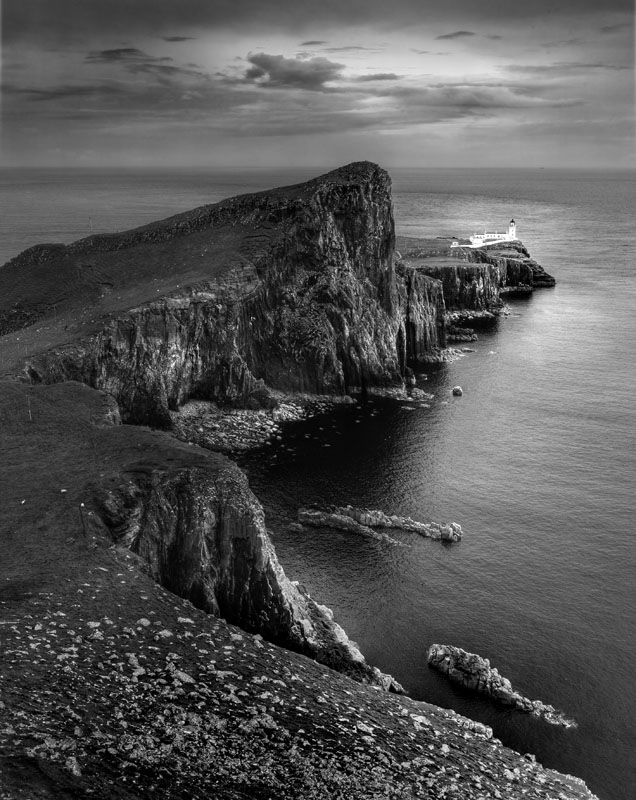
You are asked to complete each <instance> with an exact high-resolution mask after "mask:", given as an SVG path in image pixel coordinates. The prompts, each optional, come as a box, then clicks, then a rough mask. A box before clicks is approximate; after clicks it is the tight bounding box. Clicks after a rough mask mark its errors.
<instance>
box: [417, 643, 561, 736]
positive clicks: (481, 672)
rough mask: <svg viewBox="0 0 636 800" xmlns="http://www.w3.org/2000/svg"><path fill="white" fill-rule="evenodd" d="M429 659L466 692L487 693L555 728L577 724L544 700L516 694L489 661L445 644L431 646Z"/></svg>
mask: <svg viewBox="0 0 636 800" xmlns="http://www.w3.org/2000/svg"><path fill="white" fill-rule="evenodd" d="M427 658H428V663H429V665H430V666H431V667H433V668H434V669H436V670H437V671H438V672H441V673H442V674H443V675H446V676H447V677H448V679H449V680H451V681H453V682H454V683H459V684H460V685H461V686H463V687H465V688H466V689H471V690H474V691H476V692H479V693H481V694H485V695H487V696H488V697H490V698H492V699H493V700H494V701H495V702H496V703H498V704H499V705H503V706H509V707H512V708H516V709H517V710H518V711H525V712H526V713H530V714H534V715H535V716H537V717H542V718H543V719H545V720H546V721H547V722H550V723H552V724H553V725H563V726H564V727H566V728H571V727H575V725H576V723H575V722H573V721H572V720H569V719H567V718H566V717H565V716H564V715H563V714H562V713H561V712H560V711H557V710H556V709H555V708H554V706H551V705H548V704H546V703H543V702H541V700H529V699H528V698H527V697H524V696H523V695H522V694H520V693H519V692H517V691H515V690H514V689H513V688H512V684H511V683H510V681H509V680H508V678H504V677H503V676H502V675H500V674H499V671H498V670H497V669H496V668H495V667H491V666H490V661H489V660H488V659H487V658H482V657H481V656H478V655H476V654H475V653H468V652H466V650H462V649H461V648H460V647H453V646H452V645H445V644H433V645H431V646H430V647H429V649H428V656H427Z"/></svg>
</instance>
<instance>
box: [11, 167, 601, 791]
mask: <svg viewBox="0 0 636 800" xmlns="http://www.w3.org/2000/svg"><path fill="white" fill-rule="evenodd" d="M394 242H395V237H394V233H393V216H392V207H391V195H390V179H389V177H388V175H387V174H386V173H385V172H384V171H383V170H380V169H379V168H378V167H376V166H375V165H373V164H368V163H362V164H354V165H349V166H348V167H346V168H342V169H340V170H337V171H335V172H333V173H329V174H328V175H325V176H322V177H321V178H317V179H315V180H314V181H310V182H308V183H307V184H301V185H299V186H295V187H288V188H286V189H281V190H273V191H272V192H265V193H261V194H258V195H248V196H243V197H239V198H234V199H232V200H228V201H225V202H223V203H220V204H217V205H215V206H206V207H203V208H201V209H196V210H195V211H193V212H188V213H187V214H182V215H178V216H177V217H173V218H171V219H169V220H164V221H162V222H159V223H155V224H153V225H149V226H145V227H143V228H140V229H136V230H134V231H128V232H125V233H123V234H113V235H111V236H96V237H90V238H89V239H86V240H82V241H80V242H76V243H74V244H72V245H69V246H62V245H43V246H38V247H35V248H31V249H30V250H28V251H26V252H25V253H23V254H21V255H20V256H18V257H17V258H16V259H13V260H12V261H11V262H9V263H8V264H7V265H5V267H3V268H2V269H1V270H0V333H1V334H2V335H1V336H0V370H1V371H2V374H3V376H4V380H2V381H0V422H1V425H0V448H1V452H2V456H3V458H2V462H1V464H0V479H1V484H2V504H0V537H1V545H2V558H1V559H0V603H1V606H0V608H1V610H2V614H1V617H2V618H1V619H0V622H1V623H2V624H1V625H0V636H1V638H2V642H1V647H0V680H1V685H0V711H1V712H2V713H1V717H0V800H18V799H19V800H27V798H29V800H30V799H31V798H79V797H93V798H117V797H121V798H140V797H148V798H151V797H157V796H163V797H166V798H198V797H201V798H203V797H210V796H214V797H218V798H263V799H265V798H272V800H273V799H274V798H282V797H285V798H299V799H300V798H324V797H329V798H344V797H347V798H349V797H356V798H380V797H395V798H398V797H400V798H402V797H426V798H442V797H453V796H454V797H458V798H460V797H461V798H468V799H469V800H470V798H521V797H524V798H557V797H558V798H564V799H565V798H592V795H591V794H590V792H589V791H588V790H587V789H586V788H585V786H584V785H583V784H582V782H581V781H579V780H577V779H576V778H571V777H568V776H564V775H559V774H558V773H555V772H553V771H550V770H546V769H544V768H543V767H541V766H540V765H538V764H537V763H536V762H535V760H534V758H533V757H532V756H521V755H519V754H517V753H514V752H513V751H511V750H508V749H506V748H505V747H503V746H502V744H501V743H500V742H498V741H497V740H495V739H493V738H492V732H491V731H490V730H489V729H488V728H486V727H485V726H483V725H480V724H478V723H475V722H472V721H470V720H467V719H464V718H462V717H459V716H458V715H456V714H454V713H452V712H448V711H443V710H442V709H438V708H434V707H432V706H429V705H427V704H424V703H417V702H415V701H412V700H410V699H409V698H407V697H405V696H403V695H401V694H399V693H400V692H401V691H402V687H400V686H399V684H397V683H396V682H395V681H394V680H393V678H391V676H388V675H384V674H382V673H381V672H380V671H379V670H378V669H377V668H375V667H374V666H372V665H370V664H368V663H367V662H366V661H365V659H364V657H363V655H362V654H361V653H360V651H359V649H358V648H357V646H356V645H355V643H353V642H351V641H350V640H349V639H348V637H347V635H346V633H345V632H344V631H343V630H342V628H340V626H339V625H338V624H337V622H336V621H335V620H334V619H333V615H332V614H331V612H330V611H329V609H328V608H326V607H324V606H322V605H320V604H319V603H318V602H316V601H315V600H314V599H313V598H311V597H309V596H308V595H307V593H306V592H304V591H303V590H302V588H301V587H300V586H298V585H297V584H296V583H294V582H292V581H291V580H290V579H289V578H288V577H287V576H286V575H285V573H284V571H283V569H282V567H281V565H280V563H279V562H278V560H277V558H276V554H275V552H274V549H273V546H272V543H271V540H270V538H269V536H268V533H267V530H266V527H265V519H264V515H263V511H262V508H261V506H260V503H259V502H258V500H257V498H255V497H254V495H253V494H252V493H251V491H250V490H249V486H248V484H247V480H246V478H245V476H244V475H243V474H242V473H241V471H240V470H239V469H238V468H237V467H236V465H234V464H233V463H232V462H231V461H229V460H228V459H227V458H226V457H225V456H223V455H220V454H219V453H216V452H212V451H211V449H210V448H212V449H214V443H215V442H216V443H218V446H219V448H220V449H232V446H233V442H235V441H236V440H238V439H240V438H241V436H242V431H243V430H244V428H243V427H242V425H241V424H237V423H235V421H231V422H226V421H225V420H223V421H221V420H216V419H211V418H210V413H209V411H210V408H206V409H205V411H201V409H200V408H198V410H197V409H196V408H195V409H191V410H192V414H183V415H182V416H180V411H179V409H180V408H181V407H182V406H183V405H184V404H186V403H188V402H189V401H193V400H195V401H197V402H204V403H211V404H215V408H221V407H226V406H227V405H228V404H229V405H231V406H233V407H234V408H236V407H240V408H248V409H250V410H251V411H252V412H253V413H255V414H257V415H258V414H259V411H260V410H262V411H264V412H265V413H264V415H263V416H262V417H261V416H259V420H260V421H259V425H260V431H261V432H260V433H258V434H257V436H256V441H257V442H258V441H262V439H263V438H266V437H267V436H269V435H272V434H274V435H276V434H275V433H274V431H275V428H274V427H273V424H274V423H275V420H274V411H275V410H276V409H277V408H280V407H281V403H280V399H279V398H280V395H277V392H281V391H282V392H286V393H290V392H300V391H303V392H309V393H313V394H330V395H338V396H340V397H342V398H343V399H344V398H347V397H348V395H349V393H350V392H356V391H397V392H400V391H403V381H404V378H405V377H407V375H408V372H407V370H408V368H409V367H408V365H409V364H410V365H413V366H415V365H417V363H420V362H421V361H425V360H427V359H435V358H443V357H444V347H445V345H446V336H447V325H448V316H447V315H448V314H449V313H450V312H451V310H452V307H451V305H450V302H451V301H450V297H449V304H448V305H447V303H446V299H445V289H444V286H443V283H442V281H441V280H439V279H437V278H434V277H432V276H430V275H427V274H425V272H424V271H422V270H420V269H419V268H418V267H417V265H411V266H409V265H408V264H406V263H404V262H402V263H399V259H396V258H394ZM478 269H479V270H482V269H483V270H486V272H484V273H483V275H484V276H487V278H488V280H487V281H486V283H484V280H482V278H481V277H480V275H481V273H479V274H478V273H477V272H473V273H471V277H470V281H471V286H472V285H473V282H475V287H476V288H475V292H476V294H474V296H475V297H476V298H479V297H482V294H483V292H482V289H483V288H484V287H485V286H486V285H488V286H490V283H489V282H492V281H494V278H493V277H492V276H495V275H496V274H497V275H499V278H497V280H499V288H500V289H501V288H504V287H505V285H508V284H510V282H511V281H512V280H513V277H514V276H513V275H512V273H511V274H510V276H509V275H508V272H507V271H506V272H505V273H504V272H502V271H501V269H500V267H496V268H495V267H493V266H492V265H490V266H481V265H480V266H479V267H478ZM507 269H508V268H507V267H506V270H507ZM489 270H490V271H489ZM493 270H494V271H493ZM497 270H499V272H497ZM458 274H459V273H458ZM467 274H468V273H467ZM461 280H464V278H461ZM466 280H468V278H466ZM480 281H481V283H480ZM480 287H481V288H480ZM496 301H497V298H496V297H494V296H493V300H492V302H493V303H494V302H496ZM479 303H481V301H479ZM479 303H476V305H479ZM488 303H490V300H489V301H488ZM479 310H480V309H476V313H477V312H478V311H479ZM484 310H486V311H487V310H488V309H487V308H486V309H484ZM212 416H213V417H214V414H212ZM219 416H223V415H219ZM230 416H234V414H231V415H230ZM122 420H123V421H125V422H128V423H132V424H128V425H122V424H121V422H122ZM141 423H145V424H150V425H152V426H153V427H154V428H155V430H150V429H148V428H146V427H142V426H141V425H140V424H141ZM195 426H196V427H195ZM214 426H217V427H214ZM161 428H163V429H165V430H163V431H162V430H159V429H161ZM199 429H201V430H199ZM193 430H196V432H197V433H199V434H200V436H201V439H200V442H201V444H202V445H204V447H198V446H196V445H193V444H191V443H188V442H185V441H179V440H178V438H177V436H181V437H182V438H183V439H189V438H191V434H192V432H193ZM172 432H174V433H176V434H177V436H175V435H173V433H172ZM215 437H216V438H215ZM387 519H389V521H390V518H388V517H387ZM374 520H375V521H376V522H378V521H379V520H380V517H379V516H378V515H377V513H376V516H374ZM352 521H355V520H353V519H352ZM357 524H362V523H357ZM449 530H450V533H449V536H452V534H453V530H454V529H452V528H450V529H449ZM454 532H455V533H457V531H456V530H455V531H454ZM440 538H442V535H441V531H440ZM423 668H424V665H423ZM387 690H388V691H387Z"/></svg>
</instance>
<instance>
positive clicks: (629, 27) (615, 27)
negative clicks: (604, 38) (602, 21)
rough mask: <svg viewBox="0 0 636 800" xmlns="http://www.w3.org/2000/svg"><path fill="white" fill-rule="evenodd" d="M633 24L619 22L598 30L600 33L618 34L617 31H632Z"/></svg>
mask: <svg viewBox="0 0 636 800" xmlns="http://www.w3.org/2000/svg"><path fill="white" fill-rule="evenodd" d="M632 27H633V24H632V23H631V22H621V23H619V24H617V25H603V27H602V28H599V30H600V31H601V33H618V31H624V30H630V31H631V30H632Z"/></svg>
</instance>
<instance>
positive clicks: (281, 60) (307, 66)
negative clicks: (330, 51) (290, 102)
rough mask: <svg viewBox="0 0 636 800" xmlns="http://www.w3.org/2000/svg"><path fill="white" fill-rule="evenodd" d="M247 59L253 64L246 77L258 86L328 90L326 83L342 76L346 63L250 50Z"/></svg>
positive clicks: (321, 58)
mask: <svg viewBox="0 0 636 800" xmlns="http://www.w3.org/2000/svg"><path fill="white" fill-rule="evenodd" d="M247 60H248V61H249V63H250V64H251V65H252V66H251V67H250V68H249V69H248V70H247V72H246V73H245V80H246V81H248V82H250V83H256V84H257V85H259V86H269V87H277V88H292V89H307V90H310V91H325V84H326V83H327V82H329V81H333V80H336V79H337V78H339V77H341V73H342V70H343V69H344V64H336V63H335V62H334V61H329V59H327V58H323V57H316V58H310V59H307V60H305V59H299V58H285V57H284V56H281V55H269V54H268V53H250V54H249V55H248V57H247Z"/></svg>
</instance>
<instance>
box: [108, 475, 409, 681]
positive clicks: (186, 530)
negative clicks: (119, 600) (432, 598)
mask: <svg viewBox="0 0 636 800" xmlns="http://www.w3.org/2000/svg"><path fill="white" fill-rule="evenodd" d="M96 502H97V507H98V514H99V518H100V519H101V520H102V521H103V522H104V524H105V525H106V527H107V528H108V530H109V531H110V532H111V535H112V537H113V539H114V541H115V542H116V543H117V544H118V545H123V546H125V547H127V548H128V549H130V550H131V551H132V552H133V553H135V554H136V555H138V556H139V557H140V558H141V559H142V561H143V563H144V564H146V566H147V568H148V571H149V574H150V575H151V576H152V577H153V578H154V579H155V580H156V581H157V582H158V583H160V584H161V585H162V586H165V587H166V588H167V589H169V590H170V591H172V592H174V594H176V595H178V596H180V597H183V598H185V599H187V600H189V601H190V602H192V603H193V604H194V605H195V606H197V607H198V608H201V609H203V610H204V611H207V612H208V613H211V614H214V615H215V616H222V617H223V618H224V619H226V620H227V621H228V622H231V623H234V624H236V625H239V626H240V627H241V628H243V629H244V630H246V631H249V632H252V633H259V634H261V635H262V636H263V637H264V638H266V639H267V640H269V641H271V642H274V643H276V644H279V645H281V646H283V647H287V648H289V649H291V650H295V651H296V652H299V653H304V654H306V655H308V656H310V657H312V658H314V659H316V661H318V662H320V663H322V664H325V665H327V666H329V667H331V668H333V669H336V670H338V671H339V672H342V673H344V674H346V675H349V676H350V677H353V678H355V679H356V680H359V681H362V682H364V683H370V684H373V685H375V686H379V687H381V688H383V689H387V690H390V691H395V692H401V691H403V690H402V687H401V686H400V685H399V684H398V683H397V681H395V680H394V679H393V678H392V677H391V676H389V675H385V674H383V673H381V672H380V671H379V670H378V669H377V668H375V667H371V666H370V665H369V664H367V662H366V661H365V659H364V657H363V655H362V653H361V652H360V651H359V650H358V648H357V647H356V645H354V644H353V643H352V642H351V641H350V640H349V638H348V636H347V635H346V633H345V632H344V630H343V629H342V628H341V627H340V626H339V625H338V624H337V623H336V622H335V621H334V619H333V614H332V612H331V610H330V609H328V608H327V607H326V606H322V605H319V604H318V603H316V602H315V601H314V600H313V599H312V598H311V597H310V596H309V595H308V594H306V593H304V592H303V590H302V589H301V588H299V587H298V586H297V585H296V584H293V583H292V582H291V581H290V580H289V579H288V578H287V576H286V575H285V573H284V571H283V568H282V567H281V565H280V563H279V561H278V558H277V557H276V553H275V551H274V548H273V546H272V543H271V541H270V539H269V536H268V534H267V530H266V528H265V518H264V514H263V509H262V507H261V505H260V503H259V502H258V500H257V499H256V497H255V496H254V495H253V494H252V492H251V491H250V489H249V486H248V483H247V478H246V477H245V475H244V473H243V472H241V470H240V469H239V468H238V467H236V466H235V465H233V464H232V463H230V462H228V463H227V464H225V465H224V466H223V468H222V469H221V470H220V472H219V471H217V469H216V468H215V470H214V471H212V472H211V471H210V470H209V469H205V468H202V467H193V468H190V469H180V470H178V471H176V472H175V471H172V472H166V471H164V470H161V469H154V470H152V471H149V472H146V471H145V470H142V471H141V472H137V473H133V474H132V475H130V476H129V477H128V479H127V480H123V481H122V482H120V483H119V484H118V485H117V486H116V487H113V488H109V489H108V490H103V489H102V490H101V491H99V490H98V491H97V496H96Z"/></svg>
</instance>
